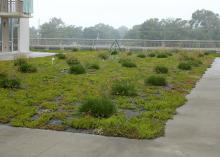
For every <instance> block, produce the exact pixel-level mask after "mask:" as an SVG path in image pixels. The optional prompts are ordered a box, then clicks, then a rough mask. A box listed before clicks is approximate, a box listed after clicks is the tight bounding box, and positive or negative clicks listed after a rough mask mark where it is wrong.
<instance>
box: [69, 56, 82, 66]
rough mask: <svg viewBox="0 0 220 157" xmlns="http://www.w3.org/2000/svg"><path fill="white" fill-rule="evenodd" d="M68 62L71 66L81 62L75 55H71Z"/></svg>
mask: <svg viewBox="0 0 220 157" xmlns="http://www.w3.org/2000/svg"><path fill="white" fill-rule="evenodd" d="M66 63H67V64H68V65H69V66H72V65H77V64H80V61H79V60H78V59H77V58H75V57H69V58H67V60H66Z"/></svg>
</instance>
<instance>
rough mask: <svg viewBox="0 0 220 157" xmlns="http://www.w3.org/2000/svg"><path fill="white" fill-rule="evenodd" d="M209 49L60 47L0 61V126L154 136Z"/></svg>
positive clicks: (188, 88)
mask: <svg viewBox="0 0 220 157" xmlns="http://www.w3.org/2000/svg"><path fill="white" fill-rule="evenodd" d="M214 58H215V54H210V53H207V52H206V53H205V52H197V51H188V52H186V51H181V50H178V51H177V50H176V51H172V52H171V51H167V50H158V51H147V52H119V53H110V52H106V51H98V52H95V51H78V52H68V51H60V52H59V54H57V55H56V56H55V61H54V62H53V64H52V57H45V58H36V59H27V58H25V57H19V58H17V59H16V60H15V61H0V123H1V124H7V125H11V126H15V127H28V128H40V129H51V130H58V131H69V132H83V133H91V134H97V135H104V136H117V137H126V138H135V139H152V138H157V137H160V136H163V135H164V133H165V126H166V122H167V121H168V120H169V119H172V118H173V116H174V115H175V114H177V113H176V109H177V108H178V107H180V106H182V105H184V103H185V102H186V95H187V94H189V92H190V91H191V90H192V88H193V87H194V86H195V84H196V82H197V81H198V80H199V79H200V78H201V76H202V75H203V73H204V72H205V71H206V69H207V68H208V67H209V66H210V65H211V63H212V62H213V59H214Z"/></svg>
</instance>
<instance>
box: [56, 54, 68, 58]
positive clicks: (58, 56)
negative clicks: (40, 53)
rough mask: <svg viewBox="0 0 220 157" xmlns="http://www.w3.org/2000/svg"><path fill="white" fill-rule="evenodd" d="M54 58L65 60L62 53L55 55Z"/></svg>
mask: <svg viewBox="0 0 220 157" xmlns="http://www.w3.org/2000/svg"><path fill="white" fill-rule="evenodd" d="M56 57H57V58H58V59H66V55H65V54H64V53H58V54H56Z"/></svg>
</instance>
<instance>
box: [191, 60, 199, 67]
mask: <svg viewBox="0 0 220 157" xmlns="http://www.w3.org/2000/svg"><path fill="white" fill-rule="evenodd" d="M187 63H188V64H190V65H191V66H192V67H199V66H200V65H202V64H203V63H202V61H200V60H190V61H188V62H187Z"/></svg>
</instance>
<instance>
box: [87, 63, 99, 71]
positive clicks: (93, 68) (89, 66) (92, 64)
mask: <svg viewBox="0 0 220 157" xmlns="http://www.w3.org/2000/svg"><path fill="white" fill-rule="evenodd" d="M87 68H88V69H91V70H99V69H100V66H99V64H98V63H90V64H88V65H87Z"/></svg>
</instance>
